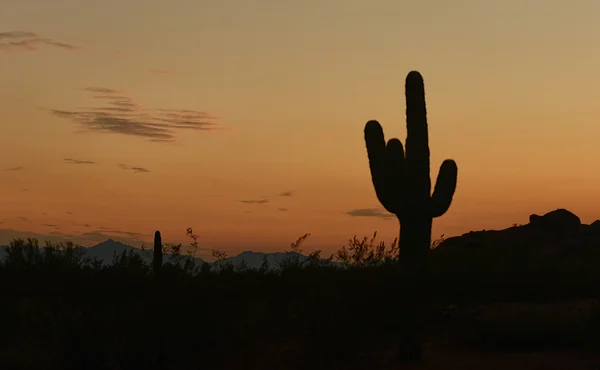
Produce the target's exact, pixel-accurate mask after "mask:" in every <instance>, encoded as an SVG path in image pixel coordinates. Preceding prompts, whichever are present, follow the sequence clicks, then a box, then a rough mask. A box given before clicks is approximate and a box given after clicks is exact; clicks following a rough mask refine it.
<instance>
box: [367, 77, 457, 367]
mask: <svg viewBox="0 0 600 370" xmlns="http://www.w3.org/2000/svg"><path fill="white" fill-rule="evenodd" d="M406 128H407V137H406V148H404V147H403V146H402V142H400V140H398V139H391V140H389V141H388V142H387V145H386V143H385V138H384V135H383V129H382V128H381V125H380V124H379V122H377V121H369V122H367V124H366V126H365V142H366V146H367V153H368V157H369V167H370V169H371V177H372V180H373V186H374V188H375V192H376V194H377V198H378V199H379V201H380V202H381V204H382V205H383V206H384V208H385V209H386V210H387V211H389V212H391V213H394V214H395V215H396V216H397V217H398V220H399V221H400V242H399V243H400V244H399V246H400V264H401V269H402V271H403V273H404V276H403V279H402V284H403V285H404V287H403V288H404V289H403V292H404V295H405V296H404V297H403V298H404V299H403V304H404V310H403V312H404V318H403V319H404V320H403V328H402V335H403V336H404V337H403V339H402V342H404V343H403V346H404V349H401V351H405V352H404V353H402V352H401V353H400V354H399V358H398V359H399V360H403V361H414V360H420V358H421V351H420V347H419V345H418V341H417V339H416V325H417V324H416V321H417V320H416V315H417V313H418V308H417V307H416V303H415V301H416V300H417V299H418V292H417V290H418V288H419V286H420V285H421V282H422V281H423V278H424V275H425V273H426V272H425V271H426V270H425V267H426V262H427V256H428V254H429V250H430V246H431V226H432V221H433V218H434V217H439V216H441V215H443V214H444V213H446V211H447V210H448V208H449V207H450V203H451V202H452V196H453V195H454V191H455V189H456V178H457V172H458V169H457V167H456V163H455V162H454V161H453V160H445V161H444V162H443V163H442V166H441V168H440V172H439V175H438V178H437V182H436V184H435V188H434V191H433V195H432V194H431V180H430V178H429V170H430V168H429V166H430V165H429V138H428V128H427V109H426V106H425V88H424V84H423V78H422V77H421V74H420V73H419V72H416V71H412V72H410V73H409V74H408V76H407V77H406Z"/></svg>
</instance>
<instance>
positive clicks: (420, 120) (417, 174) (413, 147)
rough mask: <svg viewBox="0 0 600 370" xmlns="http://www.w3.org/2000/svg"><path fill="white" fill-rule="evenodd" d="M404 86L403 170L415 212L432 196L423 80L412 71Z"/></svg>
mask: <svg viewBox="0 0 600 370" xmlns="http://www.w3.org/2000/svg"><path fill="white" fill-rule="evenodd" d="M405 86H406V87H405V93H406V132H407V136H406V166H407V171H408V175H409V176H408V178H407V180H408V186H409V189H410V190H409V191H410V193H411V197H410V198H411V201H412V202H414V203H413V204H414V206H415V208H422V207H418V206H417V204H419V203H420V204H423V203H425V202H428V199H429V196H430V192H431V180H430V178H429V138H428V130H427V108H426V106H425V87H424V84H423V78H422V77H421V75H420V74H419V73H418V72H415V71H412V72H410V73H409V74H408V76H407V77H406V85H405ZM421 202H423V203H421ZM415 210H416V209H415Z"/></svg>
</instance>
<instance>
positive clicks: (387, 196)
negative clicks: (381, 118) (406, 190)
mask: <svg viewBox="0 0 600 370" xmlns="http://www.w3.org/2000/svg"><path fill="white" fill-rule="evenodd" d="M365 143H366V145H367V156H368V158H369V168H370V170H371V179H372V181H373V187H374V188H375V194H376V195H377V199H379V202H381V204H382V205H383V207H384V208H385V209H386V210H387V211H388V212H391V213H396V212H397V211H398V205H397V204H395V203H394V200H393V194H394V190H395V189H392V188H391V187H390V184H389V183H388V181H387V179H388V177H389V172H388V169H387V159H386V145H385V138H384V136H383V129H382V128H381V125H380V124H379V122H377V121H369V122H367V125H366V126H365Z"/></svg>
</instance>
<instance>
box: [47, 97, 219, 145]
mask: <svg viewBox="0 0 600 370" xmlns="http://www.w3.org/2000/svg"><path fill="white" fill-rule="evenodd" d="M83 91H85V92H88V93H92V94H94V95H93V96H92V98H93V99H94V100H95V101H97V102H98V103H99V104H98V105H97V106H95V107H88V108H80V109H78V110H59V109H51V110H50V113H51V114H52V115H54V116H57V117H61V118H64V119H68V120H70V121H72V122H74V123H76V124H77V125H79V126H80V127H82V128H83V129H84V130H85V131H90V132H105V133H113V134H121V135H130V136H138V137H142V138H145V139H147V140H150V141H153V142H172V141H175V133H176V131H178V130H200V131H208V130H216V129H219V127H218V125H217V123H216V122H215V120H217V118H216V117H214V116H211V115H210V114H208V113H206V112H200V111H195V110H190V109H151V108H145V107H142V106H141V105H140V104H138V103H137V102H135V100H134V99H133V98H132V97H130V96H127V95H125V92H124V91H121V90H116V89H110V88H104V87H87V88H84V89H83Z"/></svg>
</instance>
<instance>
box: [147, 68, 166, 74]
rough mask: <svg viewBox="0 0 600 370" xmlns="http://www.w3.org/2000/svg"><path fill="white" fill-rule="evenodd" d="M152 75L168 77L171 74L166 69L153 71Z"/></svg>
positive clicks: (151, 71)
mask: <svg viewBox="0 0 600 370" xmlns="http://www.w3.org/2000/svg"><path fill="white" fill-rule="evenodd" d="M150 73H152V74H155V75H168V74H169V73H171V72H169V71H166V70H164V69H151V70H150Z"/></svg>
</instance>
